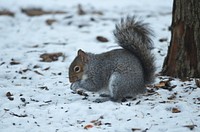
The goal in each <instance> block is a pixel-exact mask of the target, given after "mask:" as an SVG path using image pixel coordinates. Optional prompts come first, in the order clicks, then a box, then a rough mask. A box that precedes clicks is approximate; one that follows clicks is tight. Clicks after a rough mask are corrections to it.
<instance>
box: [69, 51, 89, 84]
mask: <svg viewBox="0 0 200 132" xmlns="http://www.w3.org/2000/svg"><path fill="white" fill-rule="evenodd" d="M87 62H88V55H87V53H85V52H84V51H82V50H81V49H79V50H78V52H77V56H76V58H75V59H74V60H73V62H72V63H71V65H70V67H69V81H70V82H71V83H73V82H76V81H78V80H81V79H82V77H83V72H84V67H85V64H86V63H87Z"/></svg>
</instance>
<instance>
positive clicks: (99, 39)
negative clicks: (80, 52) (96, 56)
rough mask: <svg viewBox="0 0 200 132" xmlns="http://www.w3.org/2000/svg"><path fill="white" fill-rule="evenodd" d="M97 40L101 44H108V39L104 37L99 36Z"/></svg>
mask: <svg viewBox="0 0 200 132" xmlns="http://www.w3.org/2000/svg"><path fill="white" fill-rule="evenodd" d="M96 39H97V40H98V41H99V42H108V39H107V38H105V37H103V36H97V37H96Z"/></svg>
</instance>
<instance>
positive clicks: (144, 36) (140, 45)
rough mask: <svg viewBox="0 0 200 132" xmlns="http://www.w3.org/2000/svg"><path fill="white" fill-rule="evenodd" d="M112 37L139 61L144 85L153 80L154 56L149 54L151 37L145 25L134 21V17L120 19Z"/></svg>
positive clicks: (149, 30) (150, 32)
mask: <svg viewBox="0 0 200 132" xmlns="http://www.w3.org/2000/svg"><path fill="white" fill-rule="evenodd" d="M114 36H115V37H116V40H117V42H118V44H119V46H121V47H122V48H124V49H126V50H128V51H130V52H132V53H133V54H134V55H135V56H137V57H138V59H139V60H140V61H141V64H142V66H143V69H144V80H145V84H148V83H151V82H152V81H153V80H154V72H155V66H154V55H153V54H152V53H151V49H152V40H151V38H150V37H151V36H153V33H152V30H151V29H150V28H149V27H148V24H147V23H143V21H136V17H135V16H133V17H129V16H128V17H127V18H125V19H121V23H120V24H117V25H116V29H115V30H114Z"/></svg>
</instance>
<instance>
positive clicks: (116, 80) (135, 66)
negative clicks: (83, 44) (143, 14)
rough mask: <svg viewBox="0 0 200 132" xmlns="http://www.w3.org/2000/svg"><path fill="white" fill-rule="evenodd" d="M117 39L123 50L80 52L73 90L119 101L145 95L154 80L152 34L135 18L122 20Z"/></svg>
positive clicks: (72, 77) (73, 67)
mask: <svg viewBox="0 0 200 132" xmlns="http://www.w3.org/2000/svg"><path fill="white" fill-rule="evenodd" d="M113 33H114V36H115V38H116V41H117V43H118V45H119V46H121V47H122V49H114V50H111V51H108V52H105V53H101V54H93V53H87V52H84V51H82V50H81V49H79V50H78V53H77V56H76V57H75V59H74V60H73V62H72V63H71V65H70V67H69V81H70V82H71V83H72V84H71V86H70V88H71V89H72V90H74V91H76V90H78V89H84V90H86V91H92V92H102V91H103V92H106V93H103V94H102V97H108V98H109V99H111V100H112V101H120V100H122V99H124V98H126V97H134V98H135V97H136V96H137V95H138V94H143V93H145V92H146V88H145V85H146V84H149V83H152V82H153V80H154V72H155V65H154V55H153V54H152V53H151V49H152V40H151V38H150V37H151V36H153V33H152V30H151V29H150V28H149V26H148V24H147V23H143V21H142V20H138V21H136V17H135V16H132V17H130V16H128V17H126V18H122V19H121V22H120V23H119V24H116V28H115V30H114V32H113Z"/></svg>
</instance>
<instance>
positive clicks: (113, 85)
mask: <svg viewBox="0 0 200 132" xmlns="http://www.w3.org/2000/svg"><path fill="white" fill-rule="evenodd" d="M123 81H124V80H123V77H122V75H121V74H120V73H118V72H114V73H113V74H112V75H111V77H110V79H109V84H108V89H109V93H110V100H112V101H114V102H116V101H121V99H123V98H124V97H125V96H126V95H125V94H124V92H125V93H126V91H123V90H124V88H123V87H124V82H123Z"/></svg>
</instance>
